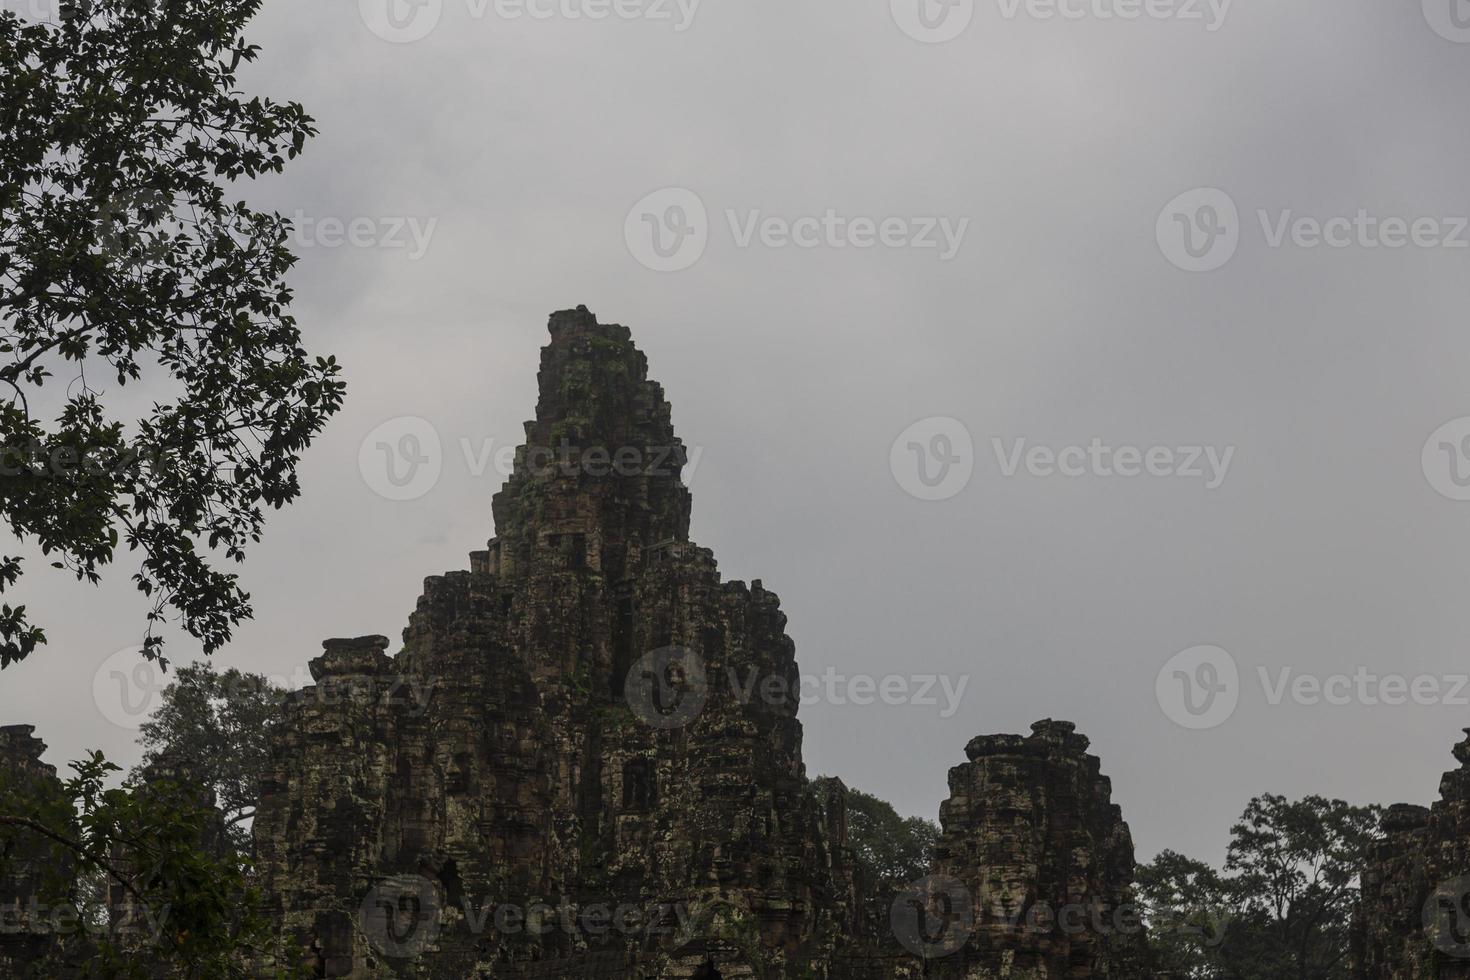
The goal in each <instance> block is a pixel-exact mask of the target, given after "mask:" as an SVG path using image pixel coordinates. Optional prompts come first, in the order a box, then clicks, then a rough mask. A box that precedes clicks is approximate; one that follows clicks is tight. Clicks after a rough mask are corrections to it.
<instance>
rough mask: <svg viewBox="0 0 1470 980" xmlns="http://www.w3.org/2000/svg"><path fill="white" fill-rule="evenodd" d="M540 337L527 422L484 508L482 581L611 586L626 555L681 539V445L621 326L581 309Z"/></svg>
mask: <svg viewBox="0 0 1470 980" xmlns="http://www.w3.org/2000/svg"><path fill="white" fill-rule="evenodd" d="M549 326H550V331H551V343H550V344H548V345H547V346H546V347H545V348H543V349H542V351H541V370H540V372H539V374H538V376H537V378H538V381H539V387H540V396H539V399H538V401H537V404H536V418H535V420H534V421H531V422H527V423H526V442H525V444H524V445H522V446H521V447H519V449H517V451H516V460H515V470H514V472H513V473H512V475H511V477H510V479H509V480H507V481H506V484H505V487H504V488H503V489H502V490H501V491H500V492H499V493H497V494H496V495H495V499H494V501H493V504H492V509H493V512H494V515H495V529H496V534H497V538H496V540H495V541H493V542H492V543H491V547H490V558H489V570H490V571H492V572H494V573H497V574H499V575H501V576H517V575H523V574H527V573H528V572H529V571H530V570H532V569H534V568H536V567H538V566H547V567H550V568H552V569H561V568H565V567H571V568H581V567H587V568H590V569H592V570H594V571H601V572H602V573H603V574H605V575H606V576H608V577H609V579H611V580H616V579H618V578H621V577H622V574H623V571H624V569H625V567H626V565H627V562H628V560H629V550H630V549H646V548H651V547H657V546H660V545H664V544H667V543H670V542H674V543H682V542H686V541H687V540H688V537H689V509H690V500H689V491H688V490H687V489H686V488H685V486H684V484H683V481H682V480H681V479H680V472H681V471H682V470H683V467H684V462H685V453H684V445H683V443H681V442H680V441H679V439H678V437H677V436H675V435H674V428H673V424H672V423H671V422H670V409H669V404H668V402H667V401H665V400H664V392H663V388H662V387H661V386H660V385H659V384H658V383H657V382H654V381H650V380H648V359H647V358H646V357H645V356H644V355H643V353H642V352H641V351H639V350H638V349H637V348H636V347H634V346H633V342H632V339H631V336H630V334H629V331H628V328H627V327H624V326H619V325H617V324H603V323H598V322H597V317H596V316H594V315H593V314H592V313H590V312H588V310H587V308H586V307H585V306H579V307H577V308H576V309H575V310H564V311H562V312H560V313H554V314H552V316H551V322H550V325H549ZM548 559H549V560H548Z"/></svg>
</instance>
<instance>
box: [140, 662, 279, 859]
mask: <svg viewBox="0 0 1470 980" xmlns="http://www.w3.org/2000/svg"><path fill="white" fill-rule="evenodd" d="M285 696H286V692H285V690H284V689H282V688H279V687H276V686H275V685H273V684H272V683H271V682H270V680H269V679H267V678H266V677H264V676H262V675H260V674H247V673H242V672H241V671H239V670H236V669H234V668H230V669H229V670H226V671H223V672H221V671H218V670H216V669H215V668H214V667H212V666H211V665H210V664H208V663H206V662H200V663H194V664H189V665H187V666H184V667H180V668H179V669H178V670H177V671H176V672H175V673H174V679H173V680H172V681H171V682H170V683H169V685H168V686H167V687H166V688H164V689H163V692H162V696H161V699H160V703H159V707H158V710H157V711H156V712H154V714H153V717H152V718H150V719H149V720H148V721H146V722H144V723H143V725H142V728H141V729H140V730H139V733H138V736H139V737H138V742H139V744H140V745H142V746H143V762H142V764H141V765H140V766H139V767H138V768H137V769H136V770H134V772H133V778H134V779H141V778H142V776H143V774H144V773H146V772H147V770H148V769H149V768H150V767H153V766H156V765H158V764H160V763H162V762H165V761H166V762H168V763H171V764H176V765H180V766H181V767H183V768H184V769H185V770H186V771H187V772H188V773H189V774H190V775H191V777H192V778H194V779H195V780H197V781H198V783H199V785H200V786H202V787H205V788H207V789H208V790H209V791H210V792H212V793H213V794H214V797H215V801H216V805H217V806H218V807H219V809H220V812H221V814H222V816H223V818H224V825H225V828H226V832H227V834H228V840H229V843H230V844H231V845H232V846H233V847H234V849H235V850H236V851H237V852H238V853H240V854H248V853H250V850H251V841H250V830H249V821H250V820H252V819H253V818H254V816H255V808H256V805H257V804H258V803H259V802H260V778H261V775H262V774H263V773H264V772H265V770H266V767H267V766H268V765H269V763H270V736H271V733H272V732H273V731H275V729H276V728H277V726H278V725H280V723H281V721H282V718H283V713H284V705H285Z"/></svg>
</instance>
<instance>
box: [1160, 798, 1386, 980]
mask: <svg viewBox="0 0 1470 980" xmlns="http://www.w3.org/2000/svg"><path fill="white" fill-rule="evenodd" d="M1380 819H1381V810H1380V808H1379V807H1376V806H1366V807H1359V806H1352V805H1350V804H1347V803H1344V802H1343V801H1342V800H1329V799H1326V798H1324V797H1321V796H1308V797H1305V798H1303V799H1301V800H1296V801H1291V800H1287V799H1286V797H1284V796H1274V795H1270V794H1267V795H1264V796H1258V797H1256V798H1255V799H1253V800H1251V801H1250V803H1249V804H1248V805H1247V806H1246V809H1245V812H1244V813H1243V814H1242V815H1241V818H1240V821H1239V822H1238V823H1236V824H1235V826H1234V827H1232V828H1231V831H1230V835H1231V839H1230V847H1229V850H1228V851H1227V852H1226V858H1225V868H1224V870H1223V872H1217V871H1216V870H1214V869H1213V868H1211V867H1210V866H1208V865H1206V864H1204V863H1202V862H1199V861H1195V860H1192V859H1190V858H1187V857H1184V856H1183V855H1180V854H1177V853H1175V852H1173V851H1165V852H1164V853H1162V854H1160V855H1159V856H1158V857H1157V858H1156V859H1155V860H1154V861H1153V862H1152V863H1151V864H1148V865H1145V866H1142V867H1140V868H1139V870H1138V889H1139V896H1140V898H1141V900H1142V902H1143V904H1144V906H1145V909H1146V911H1147V917H1148V919H1149V922H1150V926H1151V931H1152V938H1153V940H1154V945H1155V948H1156V951H1157V952H1158V953H1159V955H1160V956H1161V957H1162V958H1163V959H1164V961H1165V962H1164V963H1163V964H1162V965H1164V966H1167V967H1168V968H1169V969H1171V970H1173V971H1175V972H1177V973H1178V974H1180V975H1181V976H1187V977H1201V978H1230V980H1280V978H1292V977H1294V978H1297V980H1346V978H1347V976H1348V961H1347V954H1348V927H1349V921H1350V919H1351V916H1352V910H1353V906H1354V905H1355V904H1356V902H1357V895H1358V869H1359V868H1361V867H1362V866H1363V862H1364V860H1365V858H1366V857H1367V852H1368V848H1369V846H1370V845H1371V844H1372V842H1373V840H1374V839H1375V838H1376V837H1377V834H1378V827H1379V822H1380Z"/></svg>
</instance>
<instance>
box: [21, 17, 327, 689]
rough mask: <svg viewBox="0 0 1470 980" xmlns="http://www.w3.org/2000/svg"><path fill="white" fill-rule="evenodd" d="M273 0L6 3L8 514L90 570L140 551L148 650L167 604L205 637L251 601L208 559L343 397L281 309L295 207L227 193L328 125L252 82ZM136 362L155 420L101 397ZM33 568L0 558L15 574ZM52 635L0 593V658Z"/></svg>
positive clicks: (290, 495) (70, 562) (35, 542)
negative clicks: (259, 36)
mask: <svg viewBox="0 0 1470 980" xmlns="http://www.w3.org/2000/svg"><path fill="white" fill-rule="evenodd" d="M259 6H260V0H85V2H75V3H69V4H64V5H63V6H62V8H61V10H62V16H61V18H60V20H59V21H56V22H50V23H42V22H35V21H33V20H24V19H22V18H21V17H20V16H18V15H17V14H16V13H14V12H12V11H5V10H0V391H3V392H4V396H3V399H4V400H3V401H0V515H3V518H4V520H5V522H6V524H8V525H9V527H10V529H11V531H12V532H13V533H14V535H15V536H16V538H18V539H19V540H20V541H22V542H26V543H28V544H29V545H31V546H33V547H35V548H37V549H39V551H40V552H41V553H43V554H45V555H47V556H48V557H49V558H50V559H52V563H53V564H54V565H55V566H56V567H58V568H63V569H66V570H68V571H70V572H72V573H74V574H75V575H76V577H77V578H78V579H84V580H87V581H90V582H93V583H95V582H97V581H99V579H100V569H101V568H103V566H106V565H108V564H109V563H111V562H112V561H113V559H114V556H115V553H116V551H117V549H118V547H119V546H120V545H121V544H126V546H127V548H128V549H129V550H131V551H135V552H137V553H138V569H137V572H136V573H135V575H134V576H133V579H134V582H135V584H136V586H137V588H138V589H139V590H140V591H141V592H142V593H143V594H144V595H146V596H149V597H150V600H151V602H152V605H151V608H150V612H149V615H148V628H147V636H146V638H145V641H144V642H145V649H146V650H147V652H148V653H149V655H151V656H159V655H160V646H161V642H162V641H161V638H160V637H159V636H158V635H157V632H156V630H157V627H158V625H159V624H160V623H161V622H163V621H164V620H166V619H168V618H171V617H173V618H177V619H178V620H179V621H180V623H181V625H182V626H183V627H184V628H185V629H186V630H187V631H188V632H189V633H190V634H191V635H193V636H194V637H196V638H197V639H198V640H199V641H200V642H201V643H202V645H203V648H204V650H205V652H206V653H208V652H212V651H213V650H215V649H217V648H218V647H219V646H220V645H222V644H223V643H225V642H226V641H227V640H228V639H229V638H230V636H231V632H232V629H233V627H234V626H236V625H237V624H238V623H240V622H241V621H242V620H243V619H245V618H247V617H248V616H249V615H250V613H251V609H250V603H249V596H248V595H247V594H246V593H245V592H244V591H243V590H242V589H241V588H240V585H239V583H238V577H237V576H236V575H234V574H231V573H228V572H225V571H221V570H220V569H219V568H217V567H215V566H216V564H217V563H218V560H219V559H221V558H222V559H224V560H226V561H240V560H242V559H243V557H244V550H245V548H246V547H247V545H248V544H250V543H251V542H254V541H258V540H259V538H260V534H261V530H262V527H263V521H264V517H263V509H264V508H265V507H266V506H269V507H281V506H284V505H285V504H287V503H289V502H290V501H292V500H293V499H295V498H296V497H297V496H298V494H299V492H300V486H299V482H298V479H297V474H296V466H297V461H298V458H299V455H300V453H301V452H302V451H303V450H304V449H305V448H306V447H307V446H308V445H309V443H310V442H311V440H312V439H313V437H314V436H315V435H316V434H317V433H318V432H319V431H320V430H321V428H322V426H323V425H324V423H325V421H326V420H327V418H328V417H329V416H331V415H332V414H333V413H335V412H336V411H337V409H338V408H339V407H340V405H341V400H342V393H343V384H342V383H341V382H340V381H339V380H338V373H339V370H338V366H337V364H336V361H335V360H334V359H332V358H312V357H311V356H310V355H308V353H307V352H306V351H305V350H304V349H303V348H302V346H301V342H300V333H299V331H298V329H297V326H296V323H295V321H294V319H293V318H292V317H291V316H290V315H289V314H288V313H287V309H288V307H289V304H290V302H291V299H292V294H291V290H290V289H289V288H288V287H287V285H286V282H285V276H286V273H287V271H288V270H289V269H290V268H291V266H292V265H293V264H294V262H295V257H294V256H293V255H292V254H291V252H290V251H289V249H288V248H287V236H288V234H289V230H290V229H289V226H288V225H287V224H286V222H285V221H284V220H283V219H282V218H281V217H280V216H279V215H276V214H267V213H261V212H257V211H254V210H252V209H251V208H249V207H248V206H247V205H246V204H244V203H241V202H236V201H231V200H230V199H229V198H227V196H226V190H225V188H226V187H227V186H229V184H230V183H231V182H233V181H236V180H239V179H242V178H243V179H251V178H255V177H258V176H260V175H264V174H268V173H272V172H276V171H280V170H281V169H282V167H283V165H284V163H285V161H286V160H288V159H290V158H293V157H295V156H296V155H297V154H299V153H300V152H301V150H302V147H303V145H304V144H305V142H306V140H307V139H308V138H309V137H310V136H312V135H313V134H314V133H315V129H314V126H313V123H312V120H311V118H310V117H309V116H307V115H306V113H305V112H304V111H303V109H302V107H301V106H300V105H297V104H296V103H277V102H274V101H272V100H269V99H262V98H253V97H248V96H247V95H245V94H244V93H242V92H241V91H240V89H239V86H238V84H237V79H236V75H237V71H238V70H239V68H240V66H241V65H242V64H245V63H247V62H250V61H253V60H254V59H255V57H256V55H257V48H255V47H254V46H252V45H249V44H247V43H246V42H245V41H244V40H243V39H242V36H241V34H242V31H243V29H244V25H245V24H246V23H247V22H248V21H249V20H250V18H251V17H253V16H254V15H255V13H256V11H257V10H258V8H259ZM145 378H146V379H147V383H148V385H149V389H148V390H149V394H150V395H151V396H153V398H154V400H153V404H152V407H151V409H150V410H149V411H148V412H147V413H146V414H145V415H143V416H142V417H141V418H127V419H125V418H123V417H122V416H123V415H125V414H128V413H126V412H123V411H119V410H117V409H116V407H114V408H112V409H110V408H109V407H108V405H107V404H105V402H104V398H105V396H106V395H107V394H108V392H109V391H112V390H113V389H121V388H125V387H127V386H130V385H134V384H136V383H139V382H142V381H144V379H145ZM115 400H121V396H120V395H115ZM133 414H136V410H134V413H133ZM21 574H22V561H21V559H20V558H18V557H4V558H0V592H10V591H13V590H14V588H15V586H16V584H17V582H18V580H19V579H20V578H21ZM44 642H45V633H44V630H43V629H42V628H41V627H40V626H38V625H36V624H34V623H33V622H32V621H31V619H30V617H29V616H28V615H27V613H26V609H25V607H24V605H12V604H10V603H5V604H3V605H0V666H4V665H5V664H9V663H12V662H14V661H17V660H20V659H23V658H24V657H26V656H27V655H29V654H30V653H31V652H33V651H34V650H35V648H36V647H37V646H38V645H40V644H42V643H44Z"/></svg>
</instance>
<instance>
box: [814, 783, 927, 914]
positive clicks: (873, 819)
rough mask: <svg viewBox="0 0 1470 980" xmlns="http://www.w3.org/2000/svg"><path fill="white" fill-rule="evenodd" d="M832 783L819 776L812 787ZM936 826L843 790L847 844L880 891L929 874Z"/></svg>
mask: <svg viewBox="0 0 1470 980" xmlns="http://www.w3.org/2000/svg"><path fill="white" fill-rule="evenodd" d="M831 781H832V777H830V776H821V777H818V778H817V779H815V780H813V784H814V785H815V786H817V787H821V786H823V785H825V784H827V783H829V782H831ZM938 840H939V826H938V825H937V824H935V823H934V821H932V820H925V819H923V818H922V817H901V816H899V814H898V811H897V810H895V809H893V807H892V805H890V804H888V803H885V802H884V801H883V800H880V799H878V797H876V796H873V795H871V794H869V793H864V792H863V791H862V790H858V789H848V790H847V842H848V844H849V845H851V847H852V848H853V850H854V851H855V852H857V861H858V866H859V867H860V868H862V869H863V871H864V872H865V873H866V875H867V876H868V878H869V880H870V881H872V882H874V883H876V884H877V885H879V886H880V888H883V887H886V888H894V889H896V888H902V887H903V886H904V885H907V884H909V883H911V882H913V881H916V880H918V879H919V878H922V877H924V876H925V875H927V874H928V873H929V868H930V864H931V863H932V861H933V860H934V845H935V843H936V842H937V841H938Z"/></svg>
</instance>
